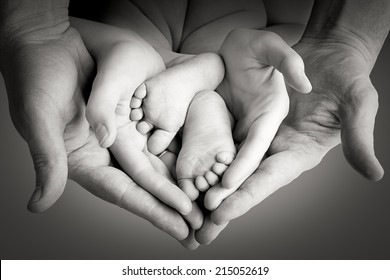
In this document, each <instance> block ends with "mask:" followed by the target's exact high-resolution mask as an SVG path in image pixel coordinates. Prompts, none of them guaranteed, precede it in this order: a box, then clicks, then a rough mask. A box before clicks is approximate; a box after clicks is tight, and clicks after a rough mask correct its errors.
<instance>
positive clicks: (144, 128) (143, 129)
mask: <svg viewBox="0 0 390 280" xmlns="http://www.w3.org/2000/svg"><path fill="white" fill-rule="evenodd" d="M152 129H153V125H152V124H151V123H148V122H146V121H142V122H139V123H137V130H138V132H139V133H141V134H144V135H145V134H147V133H149V132H150V131H151V130H152Z"/></svg>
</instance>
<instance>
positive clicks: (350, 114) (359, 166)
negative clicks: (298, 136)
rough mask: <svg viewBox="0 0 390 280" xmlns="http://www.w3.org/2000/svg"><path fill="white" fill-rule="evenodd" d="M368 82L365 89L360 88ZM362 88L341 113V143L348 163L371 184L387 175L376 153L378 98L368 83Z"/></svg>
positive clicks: (359, 88)
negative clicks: (375, 136) (375, 135)
mask: <svg viewBox="0 0 390 280" xmlns="http://www.w3.org/2000/svg"><path fill="white" fill-rule="evenodd" d="M364 82H365V85H364V86H361V84H362V83H364ZM356 83H359V86H357V87H356V86H355V87H354V88H358V90H355V91H354V92H353V93H351V94H350V96H352V97H351V98H350V99H349V100H347V103H346V104H345V105H344V107H343V108H342V111H341V115H340V117H341V142H342V146H343V151H344V155H345V157H346V159H347V160H348V162H349V163H350V164H351V165H352V167H353V168H355V169H356V170H357V171H358V172H359V173H360V174H362V175H363V176H364V177H366V178H367V179H369V180H372V181H378V180H380V179H381V178H382V177H383V174H384V171H383V168H382V166H381V164H380V163H379V161H378V159H377V158H376V156H375V152H374V124H375V116H376V113H377V110H378V98H377V96H378V94H377V92H376V90H375V88H374V86H373V85H372V84H371V82H370V81H369V80H368V81H357V82H356Z"/></svg>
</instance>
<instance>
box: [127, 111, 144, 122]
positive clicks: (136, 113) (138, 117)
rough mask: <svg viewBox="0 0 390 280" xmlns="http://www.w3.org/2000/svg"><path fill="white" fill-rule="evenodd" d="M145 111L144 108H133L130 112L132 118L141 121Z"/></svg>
mask: <svg viewBox="0 0 390 280" xmlns="http://www.w3.org/2000/svg"><path fill="white" fill-rule="evenodd" d="M143 116H144V112H143V110H142V109H133V110H131V113H130V119H131V120H132V121H139V120H141V119H142V118H143Z"/></svg>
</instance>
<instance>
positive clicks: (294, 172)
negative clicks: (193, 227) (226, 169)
mask: <svg viewBox="0 0 390 280" xmlns="http://www.w3.org/2000/svg"><path fill="white" fill-rule="evenodd" d="M295 50H296V51H297V52H298V54H300V55H301V56H302V58H303V60H304V62H305V66H306V73H307V74H308V76H309V79H310V81H311V83H312V85H313V91H312V93H311V94H308V95H302V94H298V93H297V92H295V91H294V90H293V89H291V88H290V100H291V103H290V111H289V114H288V116H287V118H286V119H285V120H284V121H283V123H282V125H281V126H280V128H279V131H278V133H277V135H276V137H275V138H274V140H273V142H272V144H271V146H270V149H269V151H268V157H267V158H266V159H264V160H263V161H262V162H261V164H260V166H259V167H258V169H257V170H256V172H255V173H254V174H253V175H252V176H251V177H250V178H249V179H248V180H247V181H246V182H245V183H244V184H243V185H242V186H241V187H240V188H239V189H238V190H237V191H236V192H235V193H234V194H232V195H231V196H230V197H228V198H227V199H226V200H224V201H223V202H222V204H221V205H220V206H219V207H218V208H217V209H216V210H215V211H214V212H213V213H212V214H211V219H212V221H213V222H214V223H215V224H223V223H226V222H227V221H230V220H232V219H234V218H237V217H239V216H241V215H243V214H244V213H246V212H247V211H248V210H249V209H251V208H252V207H254V206H255V205H257V204H258V203H260V202H261V201H262V200H264V199H265V198H267V197H268V196H269V195H271V194H272V193H274V192H275V191H276V190H278V189H279V188H280V187H282V186H285V185H287V184H288V183H290V182H291V181H292V180H294V179H295V178H297V177H298V176H299V175H300V174H301V173H302V172H304V171H305V170H309V169H311V168H313V167H315V166H316V165H317V164H318V163H319V162H320V161H321V159H322V158H323V157H324V156H325V155H326V153H327V152H328V151H329V150H330V149H332V148H333V147H335V146H336V145H337V144H339V143H340V142H341V143H342V146H343V150H344V154H345V156H346V158H347V160H348V161H349V163H350V164H351V165H352V166H353V167H354V168H355V169H356V170H358V171H359V172H360V173H361V174H362V175H363V176H365V177H366V178H368V179H369V180H373V181H377V180H380V179H381V178H382V176H383V169H382V167H381V165H380V163H379V162H378V160H377V158H376V157H375V154H374V146H373V130H374V122H375V115H376V112H377V108H378V101H377V92H376V90H375V88H374V86H373V85H372V83H371V81H370V78H369V75H370V72H371V69H372V67H373V65H374V63H375V59H376V58H375V57H373V56H372V55H371V54H370V51H369V49H368V48H367V47H366V46H365V45H364V44H362V43H361V40H360V39H359V38H356V37H355V35H353V34H345V33H344V32H340V33H338V32H336V33H334V34H333V35H332V36H331V35H330V36H329V38H328V39H327V40H324V39H321V40H316V39H313V38H312V39H307V40H303V41H301V42H300V43H299V44H298V45H296V47H295ZM204 236H205V238H203V239H204V240H202V241H203V242H204V243H208V242H210V241H211V240H212V239H213V238H215V233H210V234H207V233H204Z"/></svg>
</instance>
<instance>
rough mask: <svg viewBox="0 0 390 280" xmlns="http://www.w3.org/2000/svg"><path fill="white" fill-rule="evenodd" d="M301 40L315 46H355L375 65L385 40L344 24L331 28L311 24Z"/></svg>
mask: <svg viewBox="0 0 390 280" xmlns="http://www.w3.org/2000/svg"><path fill="white" fill-rule="evenodd" d="M299 42H300V43H303V44H312V45H314V46H321V45H322V46H323V45H326V46H332V47H333V46H334V47H337V46H343V47H350V48H353V49H354V50H356V51H358V52H359V53H360V54H361V55H362V56H363V58H364V59H365V60H366V62H367V63H368V64H369V65H370V66H372V67H373V65H374V64H375V61H376V58H377V57H378V54H379V52H380V50H381V48H382V45H383V42H384V40H383V41H379V40H373V39H372V38H370V37H369V36H367V35H366V34H364V33H362V32H360V31H359V30H352V29H350V28H347V27H343V26H333V27H332V28H331V29H324V28H323V27H322V26H310V29H307V30H306V31H305V33H304V35H303V36H302V38H301V40H300V41H299Z"/></svg>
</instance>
